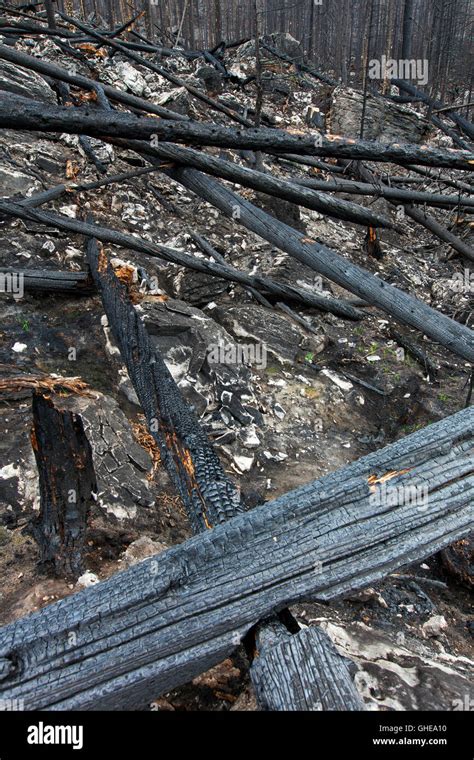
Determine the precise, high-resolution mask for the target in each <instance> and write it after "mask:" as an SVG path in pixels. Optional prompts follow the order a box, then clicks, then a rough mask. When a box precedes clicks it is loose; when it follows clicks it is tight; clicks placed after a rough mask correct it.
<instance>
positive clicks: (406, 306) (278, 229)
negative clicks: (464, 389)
mask: <svg viewBox="0 0 474 760" xmlns="http://www.w3.org/2000/svg"><path fill="white" fill-rule="evenodd" d="M164 171H165V173H166V174H168V176H170V177H172V178H173V179H175V180H177V181H178V182H180V183H181V184H182V185H184V186H185V187H187V188H188V189H189V190H192V191H193V192H194V193H195V194H196V195H197V196H199V197H200V198H203V200H206V201H208V202H209V203H212V204H213V205H214V206H216V207H217V208H219V209H220V210H221V211H223V212H224V213H225V214H227V215H228V216H230V217H231V218H234V219H235V216H236V215H235V210H236V209H239V221H240V223H241V224H243V225H244V227H247V229H249V230H252V232H255V233H256V234H257V235H260V237H262V238H264V240H268V241H269V242H271V243H272V244H273V245H276V246H278V248H280V249H281V250H283V251H287V252H288V253H289V254H291V255H292V256H294V257H295V258H296V259H298V261H301V262H303V263H304V264H307V265H308V266H309V267H311V268H312V269H315V270H316V271H317V272H319V273H320V274H322V275H324V276H325V277H327V278H328V279H330V280H332V281H333V282H337V283H338V285H342V287H344V288H347V290H349V291H350V292H352V293H355V295H357V296H359V297H360V298H362V299H363V300H365V301H367V302H368V303H371V304H374V305H375V306H379V307H380V308H381V309H383V310H384V311H386V312H387V313H388V314H391V315H392V316H393V317H394V318H395V319H397V320H398V321H399V322H402V323H404V324H407V325H410V326H411V327H415V328H416V329H417V330H421V332H423V333H425V335H428V336H429V337H430V338H432V339H433V340H435V341H437V342H439V343H441V345H444V346H446V348H449V349H450V351H453V353H457V354H458V355H459V356H462V357H464V358H465V359H467V360H468V361H471V362H472V361H474V333H473V332H472V330H470V329H469V328H466V327H465V326H463V325H461V324H459V323H457V322H455V321H454V320H452V319H450V318H449V317H446V316H445V315H444V314H441V313H440V312H437V311H435V310H434V309H432V308H431V307H430V306H428V305H427V304H425V303H423V302H422V301H420V300H418V299H417V298H414V297H413V296H410V295H408V294H407V293H404V292H403V291H402V290H399V289H398V288H396V287H394V286H393V285H390V284H389V283H387V282H385V281H384V280H382V279H381V278H379V277H375V276H374V275H373V274H371V273H370V272H368V271H366V270H365V269H362V267H359V266H357V265H356V264H352V263H351V262H350V261H348V260H347V259H344V258H343V257H342V256H340V255H339V254H338V253H336V251H334V250H332V249H331V248H328V247H327V246H325V245H322V244H320V243H316V242H311V243H308V242H307V241H306V239H305V238H301V233H299V232H297V231H296V230H295V229H293V228H292V227H289V226H288V225H287V224H284V223H283V222H280V221H279V220H277V219H274V218H273V217H272V216H270V215H269V214H267V213H266V212H264V211H262V210H261V209H259V208H257V207H256V206H254V205H253V204H252V203H250V202H249V201H247V200H246V199H245V198H242V197H241V196H240V195H238V194H237V193H234V192H232V190H229V189H228V188H227V187H224V186H223V185H222V184H220V183H218V182H217V181H216V180H213V179H210V178H209V177H206V176H205V175H204V174H202V173H201V172H198V171H196V170H195V169H187V168H182V169H181V168H177V169H165V170H164ZM1 208H2V204H1V203H0V210H1Z"/></svg>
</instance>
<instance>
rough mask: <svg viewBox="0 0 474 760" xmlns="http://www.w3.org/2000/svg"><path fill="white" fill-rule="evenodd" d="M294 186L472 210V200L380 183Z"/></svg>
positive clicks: (309, 182)
mask: <svg viewBox="0 0 474 760" xmlns="http://www.w3.org/2000/svg"><path fill="white" fill-rule="evenodd" d="M292 181H293V182H294V183H295V184H296V185H303V186H304V187H311V188H313V189H314V190H323V191H325V192H329V193H348V194H349V195H368V196H375V197H376V198H387V199H390V200H394V201H400V202H405V203H423V204H425V205H426V206H435V207H437V208H455V207H460V208H462V209H463V211H464V212H468V213H470V211H469V210H470V209H474V198H467V197H466V196H463V195H461V194H459V195H443V194H442V193H429V192H418V191H416V190H405V189H403V188H399V187H390V186H389V185H386V184H382V183H381V182H377V183H369V182H356V181H355V180H348V179H339V178H338V179H334V180H321V179H298V180H296V179H295V180H292Z"/></svg>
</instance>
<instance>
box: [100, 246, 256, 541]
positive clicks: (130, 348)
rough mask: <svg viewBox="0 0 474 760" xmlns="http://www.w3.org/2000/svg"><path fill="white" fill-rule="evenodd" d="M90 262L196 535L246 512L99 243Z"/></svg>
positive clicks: (166, 464)
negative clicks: (240, 512) (243, 511)
mask: <svg viewBox="0 0 474 760" xmlns="http://www.w3.org/2000/svg"><path fill="white" fill-rule="evenodd" d="M87 260H88V263H89V267H90V269H91V272H92V276H93V278H94V281H95V283H96V285H97V288H98V290H99V292H100V295H101V298H102V303H103V306H104V309H105V313H106V315H107V319H108V321H109V325H110V328H111V330H112V333H113V335H114V338H115V340H116V341H117V345H118V347H119V349H120V353H121V355H122V357H123V359H124V362H125V365H126V367H127V370H128V374H129V376H130V380H131V381H132V384H133V387H134V388H135V391H136V394H137V396H138V399H139V401H140V404H141V405H142V408H143V411H144V413H145V417H146V420H147V424H148V427H149V430H150V433H151V434H152V435H153V437H154V438H155V440H156V442H157V443H158V445H159V447H160V452H161V456H162V459H163V462H164V464H165V466H166V468H167V470H168V472H169V474H170V476H171V478H172V480H173V482H174V484H175V486H176V489H177V491H178V493H179V494H180V496H181V498H182V500H183V504H184V506H185V508H186V510H187V513H188V517H189V520H190V523H191V525H192V527H193V530H194V532H195V533H197V532H200V531H201V530H204V529H206V528H209V527H211V526H212V525H217V524H218V523H220V522H222V521H223V520H224V519H226V518H227V517H229V516H230V517H231V516H233V515H234V514H236V513H238V512H239V511H242V507H240V497H239V493H238V491H237V488H236V486H235V485H234V484H233V483H231V481H230V480H229V479H228V478H227V476H226V475H225V474H224V471H223V470H222V467H221V464H220V461H219V458H218V457H217V455H216V453H215V452H214V450H213V448H212V446H211V444H210V443H209V441H208V439H207V436H206V435H205V433H204V431H203V430H202V428H201V426H200V425H199V422H198V420H197V417H196V415H195V413H194V411H193V410H191V409H190V408H189V407H188V405H187V404H186V402H185V401H184V399H183V397H182V396H181V393H180V391H179V390H178V388H177V386H176V384H175V382H174V380H173V378H172V376H171V374H170V372H169V370H168V368H167V367H166V364H165V363H164V361H163V359H162V357H161V356H160V355H159V354H158V353H157V352H156V351H155V350H154V349H153V348H152V345H151V342H150V338H149V336H148V334H147V332H146V330H145V327H144V326H143V324H142V321H141V319H140V317H139V316H138V314H137V312H136V310H135V309H134V307H133V305H132V304H131V302H130V300H129V297H128V292H127V288H126V286H125V285H124V284H122V283H121V282H120V280H119V279H118V278H117V277H116V276H115V274H114V271H113V268H112V266H111V264H110V261H109V258H108V256H107V254H106V253H105V251H104V250H103V249H102V250H99V247H98V245H97V243H96V241H95V240H93V239H92V240H90V241H89V243H88V245H87Z"/></svg>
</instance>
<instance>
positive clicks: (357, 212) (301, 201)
mask: <svg viewBox="0 0 474 760" xmlns="http://www.w3.org/2000/svg"><path fill="white" fill-rule="evenodd" d="M117 142H118V144H119V145H121V146H122V147H130V148H133V149H134V150H137V151H139V152H141V153H144V154H147V155H152V156H158V157H160V158H164V159H168V160H170V161H173V162H175V163H177V164H182V165H183V166H192V167H194V168H195V169H199V170H200V171H203V172H205V173H206V174H211V175H212V176H214V177H219V178H221V179H226V180H228V181H229V182H234V183H238V184H240V185H244V186H245V187H251V188H252V189H253V190H258V191H260V192H262V193H266V194H267V195H272V196H276V197H277V198H283V199H284V200H287V201H290V202H291V203H297V204H298V205H300V206H304V207H305V208H310V209H313V210H314V211H319V212H320V213H322V214H326V215H327V216H332V217H335V218H336V219H343V220H344V221H348V222H354V223H356V224H363V225H370V226H373V227H385V228H388V229H393V228H394V227H396V225H395V224H394V223H393V222H391V221H390V220H389V219H387V218H386V217H383V216H381V215H380V214H375V213H374V212H372V211H369V210H368V209H366V208H364V207H363V206H359V205H357V204H356V203H349V202H347V201H340V200H336V199H335V198H332V197H331V196H329V195H327V194H325V193H318V192H314V191H311V190H309V191H305V189H304V188H302V187H298V185H296V184H294V183H293V182H288V181H286V180H284V179H281V178H280V177H273V176H272V175H271V174H266V173H264V172H262V171H256V170H254V169H248V168H247V167H245V166H239V164H235V163H233V162H232V161H225V160H223V159H221V158H216V157H215V156H210V155H208V154H205V153H201V152H199V151H197V150H192V149H191V148H182V147H180V146H177V145H173V144H172V143H158V145H155V146H151V145H148V143H144V142H138V141H135V140H128V141H125V140H120V141H114V144H116V143H117Z"/></svg>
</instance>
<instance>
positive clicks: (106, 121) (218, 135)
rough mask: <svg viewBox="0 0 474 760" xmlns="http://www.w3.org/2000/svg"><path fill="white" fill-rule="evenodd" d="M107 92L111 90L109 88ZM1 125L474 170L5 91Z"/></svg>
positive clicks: (390, 148)
mask: <svg viewBox="0 0 474 760" xmlns="http://www.w3.org/2000/svg"><path fill="white" fill-rule="evenodd" d="M104 91H106V88H104ZM0 127H4V128H7V129H19V130H21V129H24V130H29V131H32V130H33V131H44V132H68V133H70V134H87V135H89V136H91V137H99V138H107V137H109V138H115V137H119V138H120V137H123V138H127V139H137V140H151V139H153V140H155V141H158V140H163V141H166V142H184V143H188V144H190V145H214V146H218V147H222V148H236V149H239V148H240V149H244V150H262V151H264V152H266V153H271V154H275V155H279V156H280V157H284V154H285V153H300V154H304V155H311V156H331V157H335V158H340V159H350V160H352V159H354V160H366V159H367V160H371V161H391V162H393V163H398V164H401V165H405V164H422V165H424V166H441V167H447V168H451V169H462V170H465V171H472V167H473V163H472V162H473V161H474V153H469V152H467V151H458V150H451V149H447V150H440V149H438V148H426V147H418V146H415V145H408V144H407V145H398V144H396V143H391V144H388V143H377V142H370V141H368V140H358V141H357V140H351V139H349V138H347V139H346V138H343V137H333V136H331V138H322V139H321V142H320V141H319V140H317V141H315V137H314V136H313V135H308V134H303V135H298V136H295V135H291V134H289V133H287V132H283V131H281V130H278V129H267V128H253V129H245V130H242V129H229V128H226V127H221V126H218V125H216V124H203V123H201V122H195V121H179V122H178V121H165V120H161V119H152V118H138V117H137V116H134V115H132V114H125V113H119V112H116V111H114V112H112V113H110V114H107V117H106V118H104V114H103V113H101V112H100V111H99V110H98V109H90V108H88V107H83V108H64V107H60V106H53V105H50V104H45V103H40V102H38V101H34V100H29V99H28V98H23V97H21V96H19V95H12V94H10V93H5V95H4V96H3V97H2V100H1V102H0Z"/></svg>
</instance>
